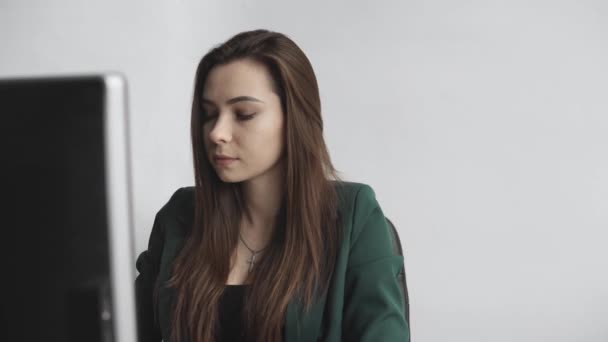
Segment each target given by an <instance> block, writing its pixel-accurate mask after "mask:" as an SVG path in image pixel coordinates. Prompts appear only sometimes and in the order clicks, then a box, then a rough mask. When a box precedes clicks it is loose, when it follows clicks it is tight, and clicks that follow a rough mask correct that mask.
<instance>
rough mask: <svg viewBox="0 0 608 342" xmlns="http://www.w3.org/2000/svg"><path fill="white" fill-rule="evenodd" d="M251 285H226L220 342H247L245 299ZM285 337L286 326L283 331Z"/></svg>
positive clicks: (220, 313)
mask: <svg viewBox="0 0 608 342" xmlns="http://www.w3.org/2000/svg"><path fill="white" fill-rule="evenodd" d="M248 286H249V285H226V287H225V288H224V293H223V295H222V297H221V298H220V303H219V324H220V329H219V336H218V342H228V341H230V342H233V341H234V342H245V334H244V328H243V318H242V317H243V299H244V298H245V290H246V289H247V287H248ZM281 333H282V334H281V335H282V336H285V324H283V327H282V329H281Z"/></svg>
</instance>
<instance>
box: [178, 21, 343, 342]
mask: <svg viewBox="0 0 608 342" xmlns="http://www.w3.org/2000/svg"><path fill="white" fill-rule="evenodd" d="M239 59H251V60H254V61H257V62H260V63H262V64H264V65H265V67H266V68H267V70H268V72H269V73H270V75H271V76H272V80H273V83H274V84H273V88H274V89H273V91H274V92H275V93H276V94H277V95H278V96H279V98H280V100H281V107H282V109H283V114H284V116H285V122H286V124H285V126H284V127H285V129H284V142H285V153H284V155H283V159H282V162H284V163H285V164H284V166H285V167H284V170H285V173H284V175H283V179H282V180H281V181H283V184H284V193H283V201H282V205H281V208H280V211H279V213H278V216H277V220H276V226H275V227H274V228H275V229H274V233H273V236H272V239H271V242H270V245H269V247H268V248H266V250H265V255H264V258H262V259H261V260H260V261H259V262H258V263H256V268H255V270H254V271H253V272H252V273H250V274H249V276H248V283H250V284H251V285H250V286H249V289H248V290H247V292H246V297H245V302H244V308H243V317H244V329H245V333H246V337H247V338H248V339H249V340H254V341H270V342H273V341H280V340H282V336H281V328H282V324H283V321H284V315H285V313H286V309H287V305H288V303H289V302H290V301H291V300H296V301H297V302H298V303H300V304H301V305H302V307H303V308H304V309H305V310H308V309H309V308H310V307H311V305H312V304H313V303H314V301H315V299H316V298H317V296H319V295H321V294H322V293H323V292H325V291H326V290H327V288H328V286H329V282H330V279H331V273H332V271H333V268H334V262H335V258H336V255H337V249H338V247H339V242H340V239H341V231H340V224H339V215H338V208H337V201H338V199H337V193H336V190H335V186H334V184H332V183H333V181H338V180H339V179H340V177H339V176H338V171H336V169H335V168H334V167H333V165H332V163H331V160H330V157H329V153H328V150H327V146H326V144H325V141H324V138H323V120H322V118H321V103H320V97H319V89H318V85H317V80H316V77H315V74H314V71H313V68H312V66H311V64H310V62H309V60H308V58H307V57H306V55H305V54H304V53H303V52H302V50H301V49H300V48H299V47H298V46H297V45H296V44H295V43H294V42H293V41H292V40H291V39H290V38H288V37H287V36H285V35H284V34H281V33H277V32H272V31H268V30H253V31H247V32H242V33H239V34H237V35H235V36H234V37H232V38H230V39H229V40H228V41H226V42H225V43H223V44H220V45H218V46H216V47H214V48H213V49H211V50H210V51H209V52H208V53H207V54H206V55H205V56H204V57H203V58H202V59H201V61H200V63H199V65H198V68H197V71H196V77H195V82H194V97H193V101H192V116H191V135H192V151H193V161H194V174H195V191H194V201H195V204H194V208H195V213H194V223H193V226H192V227H191V230H190V232H189V235H188V238H187V239H186V242H185V243H184V246H183V248H182V249H181V251H180V254H179V255H178V256H177V257H176V259H175V261H174V263H173V269H172V276H171V278H170V279H169V281H168V283H167V286H168V287H171V288H174V289H175V290H176V291H175V293H176V300H175V303H174V309H173V312H172V318H173V319H172V323H171V341H172V342H181V341H182V340H184V339H186V338H188V339H190V340H191V341H193V342H203V341H204V342H207V341H214V340H215V337H216V333H217V328H218V303H219V300H220V297H221V295H222V293H223V290H224V287H225V284H226V280H227V278H228V274H229V272H230V257H231V255H232V252H233V251H234V249H235V248H236V246H237V243H238V234H239V223H240V222H241V218H242V217H243V216H242V215H244V212H245V203H244V199H243V196H242V192H241V188H240V184H239V183H225V182H223V181H221V180H220V179H219V177H218V176H217V174H216V173H215V171H214V170H213V168H212V166H211V164H210V162H209V160H208V158H207V154H206V152H205V147H204V140H203V136H202V134H203V130H202V124H203V122H204V118H205V116H206V113H205V111H204V109H203V108H202V106H201V101H200V97H201V96H202V92H203V87H204V84H205V80H206V78H207V75H208V74H209V72H210V70H211V69H212V68H213V67H215V66H218V65H222V64H226V63H229V62H231V61H235V60H239ZM235 319H240V317H235Z"/></svg>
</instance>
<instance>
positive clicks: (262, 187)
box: [241, 169, 283, 250]
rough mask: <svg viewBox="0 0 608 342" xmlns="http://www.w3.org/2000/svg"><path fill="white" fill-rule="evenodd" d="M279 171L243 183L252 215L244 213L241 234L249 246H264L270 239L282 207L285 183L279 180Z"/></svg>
mask: <svg viewBox="0 0 608 342" xmlns="http://www.w3.org/2000/svg"><path fill="white" fill-rule="evenodd" d="M275 170H276V169H275ZM278 171H279V170H276V171H275V172H272V173H271V172H269V173H266V174H264V175H262V176H260V177H257V178H255V179H252V180H249V181H246V182H244V183H243V184H242V191H243V196H244V200H245V203H246V206H247V211H248V212H249V215H250V217H247V215H243V221H242V222H241V234H242V237H243V238H244V239H245V240H246V241H247V243H248V244H249V246H250V247H252V248H254V249H256V250H257V249H260V248H263V247H264V246H266V245H267V243H268V242H269V241H270V238H271V236H272V233H273V228H274V224H275V222H276V218H277V216H278V214H279V210H280V208H281V200H282V194H283V184H281V182H279V181H277V179H281V178H280V176H279V175H280V173H279V172H278Z"/></svg>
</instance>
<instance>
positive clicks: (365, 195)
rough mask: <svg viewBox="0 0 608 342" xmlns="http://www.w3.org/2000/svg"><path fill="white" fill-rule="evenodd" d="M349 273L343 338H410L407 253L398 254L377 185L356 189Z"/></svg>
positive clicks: (401, 341) (363, 341)
mask: <svg viewBox="0 0 608 342" xmlns="http://www.w3.org/2000/svg"><path fill="white" fill-rule="evenodd" d="M354 206H355V207H354V213H353V228H352V231H351V234H352V235H351V247H350V255H349V262H348V266H347V271H346V289H345V303H344V306H345V307H344V317H343V329H342V331H343V337H344V340H346V341H360V342H375V341H386V342H392V341H395V342H397V341H399V342H404V341H408V340H409V326H408V324H407V322H406V320H405V312H404V311H405V310H404V308H403V304H402V303H403V300H404V299H403V295H402V293H401V291H400V289H399V286H400V284H399V280H398V278H397V275H398V273H399V271H400V270H401V268H402V267H403V256H401V255H395V254H394V253H393V248H392V241H391V239H392V237H391V235H390V231H389V229H390V227H389V226H388V224H387V222H386V219H385V217H384V213H383V212H382V209H381V208H380V206H379V204H378V202H377V200H376V198H375V193H374V191H373V189H372V188H371V187H370V186H369V185H366V184H363V186H362V187H361V188H360V190H359V192H358V193H357V196H356V199H355V205H354Z"/></svg>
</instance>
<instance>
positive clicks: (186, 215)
mask: <svg viewBox="0 0 608 342" xmlns="http://www.w3.org/2000/svg"><path fill="white" fill-rule="evenodd" d="M156 220H158V223H159V224H161V225H162V226H164V227H166V228H170V227H174V228H176V229H168V230H166V231H165V234H171V235H172V234H179V235H183V234H184V233H185V232H186V230H187V229H189V228H190V225H191V223H192V222H193V221H194V187H193V186H186V187H180V188H178V189H177V190H175V191H174V192H173V194H172V195H171V197H170V198H169V200H168V201H167V202H166V203H165V204H164V205H163V206H162V207H161V208H160V210H159V211H158V213H157V214H156Z"/></svg>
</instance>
